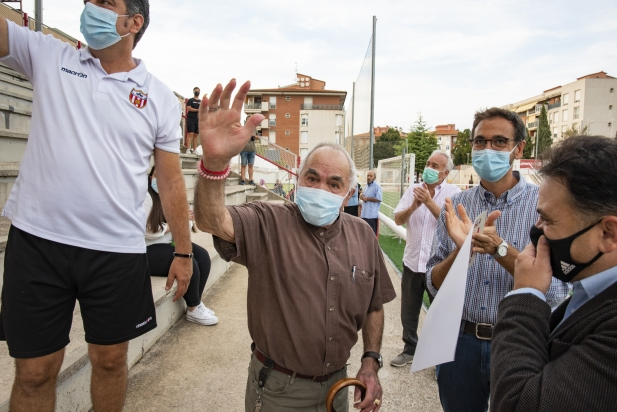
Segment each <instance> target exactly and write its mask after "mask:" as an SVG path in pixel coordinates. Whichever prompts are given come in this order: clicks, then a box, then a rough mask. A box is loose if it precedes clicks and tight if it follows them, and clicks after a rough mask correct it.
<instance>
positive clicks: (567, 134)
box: [563, 126, 617, 139]
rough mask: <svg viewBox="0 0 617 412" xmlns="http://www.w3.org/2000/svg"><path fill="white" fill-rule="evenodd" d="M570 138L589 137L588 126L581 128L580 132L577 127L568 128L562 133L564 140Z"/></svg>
mask: <svg viewBox="0 0 617 412" xmlns="http://www.w3.org/2000/svg"><path fill="white" fill-rule="evenodd" d="M572 136H589V126H583V128H582V129H581V130H578V127H570V128H569V129H567V130H566V131H565V132H563V138H564V139H567V138H569V137H572ZM616 137H617V135H616Z"/></svg>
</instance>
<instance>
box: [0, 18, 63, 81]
mask: <svg viewBox="0 0 617 412" xmlns="http://www.w3.org/2000/svg"><path fill="white" fill-rule="evenodd" d="M7 24H8V33H9V54H8V55H6V56H4V57H3V58H1V59H0V61H1V62H2V63H4V64H6V65H7V66H9V67H10V68H11V69H13V70H16V71H18V72H19V73H21V74H23V75H24V76H26V77H27V78H28V79H29V80H30V81H32V79H33V77H34V76H33V74H34V73H33V70H34V69H33V66H35V65H33V63H32V59H33V56H34V55H35V53H36V52H37V50H39V49H42V50H44V51H45V53H44V54H45V55H48V54H49V51H50V49H53V48H57V47H58V43H59V42H55V41H51V40H52V39H53V38H54V37H53V36H52V35H43V34H42V33H40V32H35V31H32V30H29V29H28V28H27V27H20V26H18V25H16V24H15V23H13V22H12V21H8V20H7Z"/></svg>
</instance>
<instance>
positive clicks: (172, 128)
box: [0, 0, 192, 411]
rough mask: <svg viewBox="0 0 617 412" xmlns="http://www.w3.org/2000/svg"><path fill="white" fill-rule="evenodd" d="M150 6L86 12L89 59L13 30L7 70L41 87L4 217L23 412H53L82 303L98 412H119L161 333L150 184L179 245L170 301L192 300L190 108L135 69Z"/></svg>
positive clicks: (129, 2) (116, 1)
mask: <svg viewBox="0 0 617 412" xmlns="http://www.w3.org/2000/svg"><path fill="white" fill-rule="evenodd" d="M148 22H149V5H148V0H111V1H103V0H92V1H90V2H86V3H85V8H84V11H83V13H82V15H81V31H82V34H83V35H84V37H85V39H86V42H87V43H88V45H89V47H88V48H87V49H82V50H75V49H74V48H73V47H71V46H70V45H69V44H67V43H63V42H61V41H59V40H56V39H54V38H53V37H52V36H43V35H42V34H41V33H35V32H32V31H30V30H28V29H27V28H24V27H19V26H17V25H15V24H14V23H12V22H7V21H6V20H5V19H4V18H2V17H0V56H2V57H0V62H2V63H4V64H6V65H7V66H9V67H11V68H13V69H14V70H17V71H19V72H20V73H22V74H24V75H25V76H26V77H27V78H28V79H29V80H30V82H31V83H32V85H33V87H34V96H35V97H34V101H33V109H32V124H31V129H30V134H29V139H28V140H29V141H28V146H27V149H26V153H25V155H24V158H23V161H22V163H21V166H20V171H19V177H18V178H17V181H16V182H15V186H14V188H13V190H12V192H11V195H10V197H9V199H8V201H7V204H6V207H5V209H4V211H3V215H4V216H6V217H8V218H9V219H11V221H12V227H11V229H10V232H9V237H8V242H7V248H6V257H5V269H4V284H3V290H2V308H1V316H0V339H2V340H6V341H7V344H8V347H9V353H10V355H11V356H12V357H14V358H16V362H15V364H16V373H15V383H14V385H13V391H12V394H11V403H10V409H11V410H12V411H26V410H27V411H53V410H54V405H55V387H56V379H57V375H58V372H59V370H60V366H61V365H62V360H63V357H64V347H65V346H66V345H67V344H68V343H69V331H70V329H71V322H72V317H73V309H74V307H75V301H76V300H79V305H80V309H81V313H82V318H83V323H84V330H85V339H86V342H88V352H89V355H90V360H91V363H92V385H91V395H92V402H93V407H94V410H95V411H119V410H121V409H122V405H123V404H124V398H125V394H126V384H127V372H128V371H127V365H126V359H127V358H126V353H127V348H128V341H129V340H130V339H133V338H135V337H137V336H139V335H142V334H144V333H146V332H148V331H149V330H152V329H154V328H155V327H156V318H155V307H154V302H153V299H152V290H151V284H150V277H149V271H148V266H147V258H146V247H145V243H144V230H145V222H146V216H145V215H144V211H143V207H142V204H143V201H144V198H145V195H146V187H147V181H148V180H147V176H146V172H147V170H148V167H149V165H150V156H151V155H152V153H153V152H154V159H155V163H156V167H157V175H158V176H157V181H158V187H159V191H160V195H161V200H162V202H163V208H164V210H165V216H166V217H167V223H168V224H169V226H170V227H171V231H172V233H173V237H174V239H175V244H176V253H177V255H176V256H177V258H175V259H174V262H173V264H172V266H171V269H170V272H169V277H168V281H167V288H168V289H169V288H171V286H172V284H173V281H174V280H177V282H178V291H177V293H176V295H175V299H178V298H179V297H181V296H182V295H183V294H184V293H185V291H186V288H187V285H188V283H189V280H190V277H191V273H192V259H191V257H192V256H191V243H190V234H189V231H188V227H187V225H186V216H187V213H188V204H187V201H186V193H185V187H184V180H183V176H182V173H181V170H180V162H179V159H178V152H179V140H180V139H181V130H180V127H179V124H180V116H181V109H180V106H179V102H178V100H177V99H176V98H175V96H174V95H173V93H172V92H171V90H169V89H168V88H167V87H166V86H165V85H164V84H163V83H161V82H160V81H159V80H158V79H156V78H155V77H154V76H152V75H151V74H150V73H148V71H147V69H146V66H145V64H144V62H143V61H140V60H138V59H134V58H133V57H132V50H133V48H134V47H135V44H136V43H137V42H138V41H139V39H140V38H141V36H142V35H143V33H144V31H145V29H146V27H147V26H148Z"/></svg>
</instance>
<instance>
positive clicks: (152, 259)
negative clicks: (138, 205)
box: [144, 167, 219, 326]
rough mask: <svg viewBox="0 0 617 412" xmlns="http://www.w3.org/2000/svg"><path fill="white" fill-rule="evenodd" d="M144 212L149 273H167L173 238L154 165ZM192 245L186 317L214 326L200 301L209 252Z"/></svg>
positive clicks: (209, 314) (208, 312) (185, 295)
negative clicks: (191, 265) (164, 211)
mask: <svg viewBox="0 0 617 412" xmlns="http://www.w3.org/2000/svg"><path fill="white" fill-rule="evenodd" d="M144 211H145V212H146V236H145V237H146V254H147V255H148V267H149V268H150V276H161V277H164V276H167V274H168V273H169V266H170V265H171V262H172V260H173V251H174V246H173V237H172V235H171V232H170V230H169V225H168V224H167V221H166V220H165V214H164V213H163V208H162V206H161V199H160V198H159V189H158V184H157V181H156V168H155V167H152V170H151V171H150V174H149V175H148V193H146V198H145V200H144ZM188 217H189V226H193V231H195V226H194V223H193V221H194V218H193V212H192V211H190V210H189V213H188ZM192 245H193V276H192V277H191V282H190V283H189V287H188V289H187V290H186V293H185V294H184V296H183V298H184V301H185V302H186V306H187V311H186V320H188V321H189V322H195V323H199V324H200V325H208V326H209V325H216V324H217V323H218V321H219V320H218V318H217V317H216V316H215V315H214V311H212V310H211V309H208V308H207V307H206V305H204V303H203V302H202V301H201V295H202V294H203V293H204V289H205V287H206V282H207V281H208V276H209V275H210V255H209V254H208V251H207V250H206V249H204V248H202V247H201V246H199V245H196V244H195V243H192Z"/></svg>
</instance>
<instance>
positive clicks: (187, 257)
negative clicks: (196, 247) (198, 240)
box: [174, 252, 193, 259]
mask: <svg viewBox="0 0 617 412" xmlns="http://www.w3.org/2000/svg"><path fill="white" fill-rule="evenodd" d="M174 257H181V258H186V259H193V254H192V253H189V254H188V255H187V254H185V253H176V252H174Z"/></svg>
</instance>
